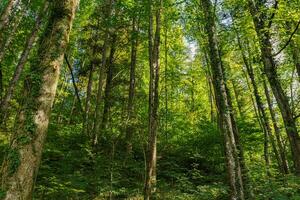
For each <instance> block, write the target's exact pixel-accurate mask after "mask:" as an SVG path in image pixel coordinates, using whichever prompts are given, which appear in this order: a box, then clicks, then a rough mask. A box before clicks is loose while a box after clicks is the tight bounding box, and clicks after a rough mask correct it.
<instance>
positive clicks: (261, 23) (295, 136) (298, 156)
mask: <svg viewBox="0 0 300 200" xmlns="http://www.w3.org/2000/svg"><path fill="white" fill-rule="evenodd" d="M248 2H249V9H250V12H251V15H252V18H253V22H254V26H255V30H256V33H257V36H258V38H259V43H260V50H261V58H262V61H263V65H264V73H265V74H266V76H267V78H268V81H269V83H270V86H271V89H272V91H273V94H274V96H275V98H276V101H277V103H278V107H279V109H280V112H281V115H282V118H283V122H284V125H285V129H286V132H287V135H288V138H289V142H290V145H291V151H292V158H293V161H294V168H295V174H296V175H300V138H299V133H298V130H297V126H296V121H295V119H294V117H293V113H292V110H291V107H290V105H289V101H288V97H287V95H286V94H285V92H284V90H283V88H282V85H281V82H280V80H279V79H278V75H277V66H276V63H275V60H274V57H273V54H272V44H271V36H270V32H269V30H268V29H267V27H266V25H265V22H266V21H265V20H264V19H266V16H265V15H266V13H265V12H262V11H261V10H259V6H265V5H260V4H261V3H260V2H258V1H257V0H256V1H255V3H254V2H253V0H248Z"/></svg>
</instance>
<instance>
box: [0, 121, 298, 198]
mask: <svg viewBox="0 0 300 200" xmlns="http://www.w3.org/2000/svg"><path fill="white" fill-rule="evenodd" d="M200 124H201V125H199V126H198V128H197V131H196V132H193V133H190V137H183V136H182V137H181V136H180V134H179V135H177V136H176V137H170V138H168V139H167V138H166V137H165V136H163V135H161V136H160V137H161V141H162V142H160V143H159V144H158V149H159V153H158V166H157V167H158V169H159V170H158V182H157V194H156V199H161V200H214V199H215V200H222V199H224V200H226V199H228V187H227V183H226V173H225V169H224V167H225V166H224V160H223V159H224V158H223V154H222V141H220V137H219V133H218V131H217V129H216V127H215V126H214V125H212V124H210V122H201V123H200ZM241 127H242V128H243V127H247V128H246V129H249V127H251V126H249V125H248V126H245V124H243V123H241ZM251 129H252V132H253V131H254V130H255V129H253V128H251ZM244 132H247V130H244ZM186 134H188V133H185V134H184V135H186ZM4 138H5V137H2V139H4ZM254 139H255V135H252V136H251V135H249V136H248V137H246V141H243V142H244V143H245V144H246V145H245V147H246V148H251V146H252V144H251V141H252V140H254ZM1 144H2V146H1V155H3V152H4V151H5V145H3V144H5V142H1ZM90 146H91V145H90V141H89V140H88V137H86V136H85V135H83V134H82V131H81V125H80V124H78V125H74V124H73V125H56V124H51V126H50V128H49V135H48V138H47V142H46V144H45V150H44V153H43V159H42V163H41V167H40V171H39V174H38V177H37V180H36V187H35V192H34V199H37V200H43V199H45V200H52V199H53V200H54V199H59V200H90V199H91V200H102V199H103V200H104V199H132V200H135V199H136V200H139V199H143V196H142V191H143V180H144V172H145V167H144V166H145V160H144V153H143V152H144V146H143V144H142V142H141V141H135V142H134V146H133V152H132V155H131V156H129V157H128V156H126V154H125V153H124V152H125V151H124V148H122V146H124V144H122V143H121V142H120V141H119V142H116V143H114V144H112V143H111V142H105V141H102V143H101V144H100V146H102V148H101V150H100V151H99V152H97V153H95V151H94V150H93V149H91V148H90ZM204 147H205V148H204ZM259 148H260V147H259V146H258V147H257V149H256V151H257V152H259V151H260V150H259ZM1 159H2V157H1ZM246 159H247V164H248V166H249V170H250V172H251V173H250V174H249V177H250V185H251V188H252V192H253V198H254V199H257V200H265V199H272V200H298V199H300V187H299V185H300V181H299V179H298V178H296V177H294V176H293V175H287V176H282V175H280V174H278V173H277V175H276V172H275V171H274V172H272V175H273V174H274V175H273V176H271V177H267V175H266V173H265V171H262V170H264V163H263V158H262V157H261V156H259V155H258V154H255V153H253V154H251V155H248V154H246ZM274 165H275V164H274ZM274 168H275V166H274ZM271 170H272V169H271ZM261 177H264V178H263V179H262V178H261Z"/></svg>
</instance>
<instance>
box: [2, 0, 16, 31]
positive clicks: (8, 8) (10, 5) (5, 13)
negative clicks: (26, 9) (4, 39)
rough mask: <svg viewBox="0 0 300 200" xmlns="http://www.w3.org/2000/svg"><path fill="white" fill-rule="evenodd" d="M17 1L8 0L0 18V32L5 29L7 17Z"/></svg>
mask: <svg viewBox="0 0 300 200" xmlns="http://www.w3.org/2000/svg"><path fill="white" fill-rule="evenodd" d="M18 1H19V0H9V1H8V3H7V5H6V7H5V9H4V10H3V12H2V13H1V17H0V31H3V30H4V28H6V26H7V24H8V21H9V16H10V15H11V13H12V10H13V8H14V7H15V5H16V4H17V3H18Z"/></svg>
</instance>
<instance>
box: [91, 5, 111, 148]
mask: <svg viewBox="0 0 300 200" xmlns="http://www.w3.org/2000/svg"><path fill="white" fill-rule="evenodd" d="M112 3H113V0H107V10H106V13H105V15H106V18H107V20H108V21H110V18H111V13H112ZM108 44H109V27H108V26H107V27H106V29H105V35H104V44H103V47H102V61H101V65H100V67H99V71H98V76H99V80H98V91H97V97H96V108H95V119H94V135H93V145H94V146H96V145H97V144H98V136H99V134H100V126H101V122H102V120H101V101H102V100H103V99H102V90H103V82H104V79H105V67H106V60H107V58H106V54H107V48H108Z"/></svg>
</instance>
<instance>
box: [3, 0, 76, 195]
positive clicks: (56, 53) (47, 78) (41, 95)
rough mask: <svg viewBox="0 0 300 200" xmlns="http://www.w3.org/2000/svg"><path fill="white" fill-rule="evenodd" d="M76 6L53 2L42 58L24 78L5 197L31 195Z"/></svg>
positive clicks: (71, 0)
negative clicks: (20, 108) (21, 102)
mask: <svg viewBox="0 0 300 200" xmlns="http://www.w3.org/2000/svg"><path fill="white" fill-rule="evenodd" d="M76 6H77V1H76V0H64V1H61V0H57V1H54V2H52V5H51V14H50V18H49V24H48V27H47V29H46V31H45V33H44V35H43V37H42V38H41V43H40V46H39V51H38V56H39V57H38V58H37V60H36V61H35V63H33V64H32V65H31V74H30V76H29V77H28V79H27V80H26V81H25V84H24V87H25V88H24V103H23V106H22V110H21V112H20V113H19V115H18V119H17V121H18V123H17V124H16V131H15V132H14V134H13V136H12V140H11V142H10V147H9V150H8V153H7V155H6V157H5V160H4V162H3V167H2V170H1V183H2V184H1V186H2V190H4V191H6V194H5V197H4V199H5V200H10V199H11V200H12V199H26V200H27V199H28V200H29V199H31V198H32V191H33V187H34V182H35V178H36V175H37V172H38V168H39V164H40V160H41V154H42V150H43V144H44V142H45V138H46V132H47V128H48V124H49V116H50V113H51V107H52V103H53V100H54V97H55V93H56V87H57V82H58V78H59V74H60V67H61V65H62V62H63V58H64V52H65V50H66V48H67V44H68V41H69V33H70V30H71V26H72V22H73V19H74V15H75V9H76Z"/></svg>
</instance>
